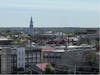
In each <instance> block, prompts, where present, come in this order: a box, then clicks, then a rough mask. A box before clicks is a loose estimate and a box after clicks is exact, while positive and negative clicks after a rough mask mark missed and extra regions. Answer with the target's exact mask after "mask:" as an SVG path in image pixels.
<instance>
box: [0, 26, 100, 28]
mask: <svg viewBox="0 0 100 75" xmlns="http://www.w3.org/2000/svg"><path fill="white" fill-rule="evenodd" d="M0 28H29V27H22V26H21V27H0ZM34 28H100V27H34Z"/></svg>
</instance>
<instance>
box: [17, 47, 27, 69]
mask: <svg viewBox="0 0 100 75" xmlns="http://www.w3.org/2000/svg"><path fill="white" fill-rule="evenodd" d="M16 54H17V68H24V69H25V48H24V47H18V48H16Z"/></svg>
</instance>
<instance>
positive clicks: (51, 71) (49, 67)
mask: <svg viewBox="0 0 100 75" xmlns="http://www.w3.org/2000/svg"><path fill="white" fill-rule="evenodd" d="M53 73H54V71H53V69H52V66H51V65H50V64H48V65H47V66H46V68H45V74H53Z"/></svg>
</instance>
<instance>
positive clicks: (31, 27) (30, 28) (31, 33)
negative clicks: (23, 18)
mask: <svg viewBox="0 0 100 75" xmlns="http://www.w3.org/2000/svg"><path fill="white" fill-rule="evenodd" d="M29 34H30V35H31V36H34V28H33V20H32V17H31V20H30V27H29Z"/></svg>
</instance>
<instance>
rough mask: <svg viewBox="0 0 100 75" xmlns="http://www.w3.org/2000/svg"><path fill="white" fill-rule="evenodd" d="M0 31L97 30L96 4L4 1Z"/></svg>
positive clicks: (68, 0) (86, 0)
mask: <svg viewBox="0 0 100 75" xmlns="http://www.w3.org/2000/svg"><path fill="white" fill-rule="evenodd" d="M0 9H1V10H0V16H1V17H0V27H29V20H30V17H31V16H32V17H33V22H34V27H99V24H100V23H99V12H100V9H99V1H98V0H84V1H80V0H74V1H73V0H42V1H41V0H24V1H20V0H14V1H13V0H7V1H6V0H3V1H1V2H0Z"/></svg>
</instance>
